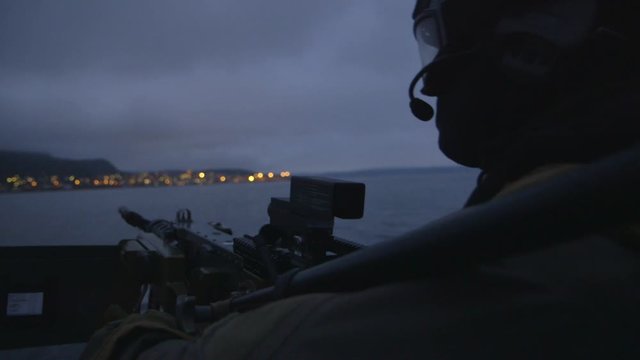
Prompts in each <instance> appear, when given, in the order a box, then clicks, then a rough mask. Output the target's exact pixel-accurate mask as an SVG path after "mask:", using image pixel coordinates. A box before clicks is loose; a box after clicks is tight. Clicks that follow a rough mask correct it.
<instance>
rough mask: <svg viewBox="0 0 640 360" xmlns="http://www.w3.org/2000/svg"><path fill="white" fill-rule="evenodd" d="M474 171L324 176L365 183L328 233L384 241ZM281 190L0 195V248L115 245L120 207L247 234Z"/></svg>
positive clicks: (451, 199)
mask: <svg viewBox="0 0 640 360" xmlns="http://www.w3.org/2000/svg"><path fill="white" fill-rule="evenodd" d="M476 176H477V172H476V171H473V170H468V169H464V168H435V169H403V170H389V171H373V172H371V171H369V172H360V173H343V174H335V175H332V177H336V178H340V179H343V180H352V181H358V182H363V183H365V185H366V196H365V211H364V217H363V218H362V219H360V220H339V219H338V220H337V221H336V226H335V231H334V234H335V235H337V236H340V237H343V238H346V239H349V240H353V241H357V242H360V243H363V244H372V243H375V242H378V241H383V240H387V239H391V238H393V237H394V236H397V235H399V234H402V233H403V232H406V231H409V230H412V229H414V228H417V227H419V226H421V225H424V224H426V223H427V222H429V221H431V220H434V219H437V218H439V217H441V216H443V215H446V214H448V213H450V212H453V211H455V210H457V209H459V208H460V207H461V206H462V204H463V203H464V200H465V199H466V197H467V196H468V194H469V193H470V192H471V189H472V188H473V186H474V183H475V178H476ZM288 195H289V182H273V183H246V184H221V185H214V186H186V187H157V188H125V189H104V190H74V191H50V192H33V193H8V194H0V209H2V216H1V217H0V246H32V245H109V244H117V243H118V241H119V240H121V239H124V238H131V237H135V235H136V233H137V230H136V229H133V228H132V227H130V226H129V225H127V224H126V223H125V222H124V221H123V220H122V219H121V218H120V216H119V214H118V211H117V210H118V207H120V206H126V207H128V208H129V209H131V210H134V211H136V212H139V213H140V214H141V215H143V216H144V217H146V218H148V219H156V218H164V219H169V220H172V219H174V218H175V212H176V211H177V210H179V209H185V208H188V209H190V210H191V212H192V214H193V219H194V221H196V222H204V223H206V222H209V221H214V222H222V223H223V224H224V225H225V226H227V227H230V228H231V229H233V230H234V234H249V235H253V234H256V233H257V232H258V230H259V229H260V226H261V225H263V224H266V223H268V221H269V218H268V216H267V206H268V205H269V201H270V199H271V197H288Z"/></svg>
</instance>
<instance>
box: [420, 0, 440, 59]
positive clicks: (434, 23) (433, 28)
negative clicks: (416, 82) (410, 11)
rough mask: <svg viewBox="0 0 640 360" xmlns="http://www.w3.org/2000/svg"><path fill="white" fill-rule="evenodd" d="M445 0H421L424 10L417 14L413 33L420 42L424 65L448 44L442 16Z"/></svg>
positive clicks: (421, 57)
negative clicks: (442, 6) (442, 5)
mask: <svg viewBox="0 0 640 360" xmlns="http://www.w3.org/2000/svg"><path fill="white" fill-rule="evenodd" d="M442 2H443V0H427V1H420V6H421V7H422V10H421V11H420V12H419V13H418V14H416V15H417V16H416V18H415V20H414V26H413V35H414V36H415V38H416V41H417V43H418V51H419V53H420V60H421V61H422V66H423V67H424V66H427V65H429V64H430V63H431V62H432V61H433V59H434V58H435V57H436V55H437V54H438V51H440V49H441V48H442V47H444V46H445V45H446V33H445V28H444V23H443V18H442V11H441V6H440V5H441V3H442Z"/></svg>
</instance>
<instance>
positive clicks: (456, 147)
mask: <svg viewBox="0 0 640 360" xmlns="http://www.w3.org/2000/svg"><path fill="white" fill-rule="evenodd" d="M438 146H439V147H440V151H442V153H443V154H444V155H445V156H446V157H448V158H449V159H451V160H453V161H455V162H457V163H458V164H460V165H464V166H469V167H480V154H479V151H478V146H477V144H476V143H475V142H474V141H469V139H461V138H456V139H452V138H450V137H449V136H447V134H443V133H442V132H441V133H440V135H439V137H438Z"/></svg>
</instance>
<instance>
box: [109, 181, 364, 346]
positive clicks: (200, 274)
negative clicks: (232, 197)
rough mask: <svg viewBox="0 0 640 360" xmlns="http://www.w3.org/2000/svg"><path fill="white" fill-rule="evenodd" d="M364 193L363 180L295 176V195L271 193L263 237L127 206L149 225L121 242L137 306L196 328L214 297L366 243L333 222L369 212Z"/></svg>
mask: <svg viewBox="0 0 640 360" xmlns="http://www.w3.org/2000/svg"><path fill="white" fill-rule="evenodd" d="M364 196H365V186H364V184H362V183H355V182H348V181H340V180H333V179H327V178H315V177H293V178H292V179H291V189H290V197H289V198H272V199H271V203H270V204H269V207H268V214H269V219H270V221H269V223H268V224H266V225H264V226H263V227H262V228H261V229H260V231H259V232H258V234H257V235H255V236H251V235H243V236H234V234H233V231H232V230H231V229H229V228H226V227H224V226H223V225H222V224H220V223H213V222H209V223H208V224H207V225H208V228H199V227H198V226H197V224H194V222H193V221H192V217H191V212H190V211H189V210H187V209H184V210H179V211H178V213H177V214H176V219H175V221H169V220H154V221H150V220H147V219H145V218H144V217H143V216H141V215H140V214H137V213H135V212H133V211H130V210H128V209H126V208H124V207H123V208H120V209H119V212H120V214H121V216H122V218H123V219H124V220H125V221H126V222H127V223H128V224H130V225H132V226H134V227H136V228H138V229H141V230H142V231H143V232H144V234H141V235H140V236H138V237H137V238H136V239H127V240H122V241H120V244H119V248H120V253H121V259H122V261H123V264H124V266H125V268H126V269H127V270H128V272H129V274H131V276H132V277H133V278H134V279H135V281H137V282H138V283H139V284H140V294H139V300H138V301H137V304H136V305H135V308H134V309H133V311H136V312H140V311H145V310H147V309H158V310H163V311H166V312H169V313H171V314H174V315H175V316H176V318H177V320H178V324H179V325H180V327H181V328H182V329H183V330H184V331H186V332H188V333H196V332H197V330H198V328H199V326H198V323H199V322H201V321H207V320H212V315H211V314H212V310H211V306H213V305H212V304H216V303H219V302H221V301H222V303H224V300H227V299H231V298H234V297H238V296H240V295H246V294H248V293H251V292H252V291H255V290H257V289H261V288H264V287H267V286H273V285H275V284H276V282H277V281H280V279H282V278H286V276H283V275H284V274H293V273H295V272H297V271H299V270H302V269H307V268H310V267H313V266H315V265H318V264H321V263H324V262H326V261H328V260H331V259H334V258H337V257H340V256H342V255H345V254H348V253H351V252H353V251H356V250H358V249H359V248H360V247H361V245H359V244H357V243H354V242H351V241H348V240H345V239H341V238H338V237H336V236H334V235H333V227H334V219H335V218H336V217H337V218H341V219H359V218H361V217H362V215H363V211H364Z"/></svg>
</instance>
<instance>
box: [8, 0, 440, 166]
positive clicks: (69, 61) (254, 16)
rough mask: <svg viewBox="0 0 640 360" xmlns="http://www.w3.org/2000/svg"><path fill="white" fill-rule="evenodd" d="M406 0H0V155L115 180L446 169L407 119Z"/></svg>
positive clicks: (426, 133)
mask: <svg viewBox="0 0 640 360" xmlns="http://www.w3.org/2000/svg"><path fill="white" fill-rule="evenodd" d="M412 6H413V1H412V0H405V1H393V0H381V1H377V2H373V1H367V0H360V1H356V0H353V1H345V0H326V1H319V2H311V1H299V0H278V1H260V0H246V1H235V0H216V1H213V0H209V1H205V0H189V1H170V0H135V1H134V0H132V1H89V0H82V1H81V0H77V1H71V0H56V1H35V0H21V1H20V0H8V1H4V2H2V3H0V119H1V120H2V128H3V129H2V132H1V135H0V141H1V143H2V145H0V147H4V148H10V149H24V150H39V151H47V152H50V153H52V154H54V155H58V156H68V157H74V158H84V157H105V158H108V159H110V160H112V161H113V162H114V163H115V164H116V165H117V166H119V167H121V168H125V169H160V168H184V167H193V168H198V167H217V166H245V167H253V168H265V169H266V168H274V169H282V168H287V169H292V170H293V171H324V170H345V169H356V168H368V167H383V166H426V165H441V164H447V163H448V161H447V160H446V159H445V158H444V157H443V156H442V155H440V154H439V152H438V151H437V146H436V134H435V129H434V128H433V125H431V124H429V125H425V124H421V123H419V122H418V121H416V120H414V119H412V117H411V115H410V113H409V110H408V107H407V103H408V99H407V98H406V87H407V85H408V81H409V80H410V78H411V77H412V76H413V74H414V73H415V72H416V71H417V70H418V68H419V62H418V59H417V57H418V56H417V52H416V50H415V45H414V42H413V39H412V36H411V21H410V12H411V8H412Z"/></svg>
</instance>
